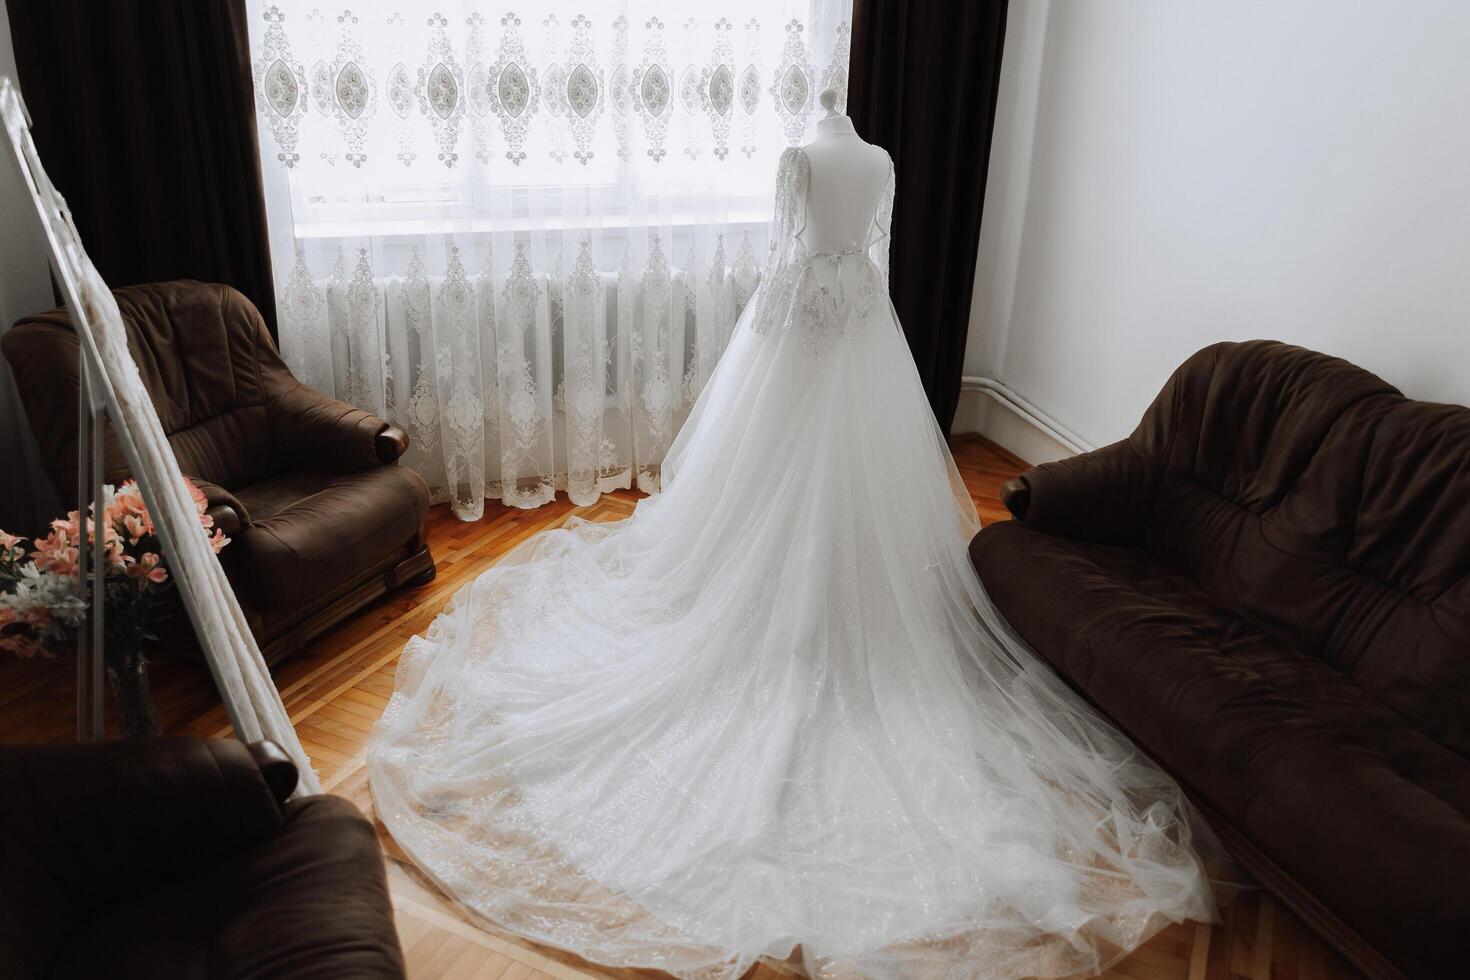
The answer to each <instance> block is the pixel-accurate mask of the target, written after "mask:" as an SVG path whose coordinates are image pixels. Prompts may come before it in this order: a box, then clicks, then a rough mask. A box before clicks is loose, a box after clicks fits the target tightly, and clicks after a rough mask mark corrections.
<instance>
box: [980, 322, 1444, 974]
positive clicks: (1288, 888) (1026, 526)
mask: <svg viewBox="0 0 1470 980" xmlns="http://www.w3.org/2000/svg"><path fill="white" fill-rule="evenodd" d="M1004 500H1005V503H1006V505H1007V507H1008V508H1009V509H1010V510H1011V512H1012V513H1013V514H1014V515H1015V517H1016V518H1017V519H1016V520H1013V521H1007V522H1003V523H998V524H993V525H991V526H989V527H987V528H985V529H984V530H983V531H981V532H980V533H979V534H978V535H977V536H976V537H975V539H974V541H973V542H972V543H971V545H970V556H971V558H972V560H973V562H974V564H975V568H976V570H977V571H978V572H979V574H980V578H981V579H982V580H983V581H984V583H985V587H986V590H987V592H988V593H989V595H990V597H991V599H992V601H993V602H994V603H995V605H996V607H997V608H998V609H999V610H1000V612H1001V613H1002V615H1004V617H1005V618H1006V620H1007V621H1008V622H1009V623H1010V624H1011V626H1013V627H1014V628H1015V629H1016V631H1017V632H1018V633H1020V635H1021V636H1022V637H1024V638H1025V639H1026V641H1027V642H1028V643H1030V644H1031V646H1032V647H1033V648H1034V649H1035V650H1036V651H1037V652H1038V653H1039V654H1040V655H1041V656H1042V657H1044V658H1045V659H1046V660H1047V661H1048V662H1050V664H1051V665H1052V666H1053V667H1055V668H1056V670H1057V672H1058V673H1060V674H1061V675H1062V676H1063V677H1064V678H1066V679H1067V680H1068V681H1069V682H1070V683H1071V684H1072V685H1073V686H1074V687H1076V688H1077V690H1079V691H1080V692H1081V693H1082V694H1084V695H1085V696H1086V697H1087V698H1089V699H1090V700H1091V701H1092V702H1093V703H1094V704H1096V705H1097V706H1098V707H1099V708H1100V709H1101V710H1102V711H1103V712H1104V713H1105V714H1106V715H1108V716H1109V717H1110V718H1112V719H1113V721H1114V722H1116V723H1117V724H1118V726H1119V727H1120V728H1122V729H1123V731H1125V732H1126V733H1128V735H1130V736H1131V737H1132V738H1133V740H1134V741H1135V742H1137V743H1138V744H1139V745H1140V746H1141V747H1142V748H1143V749H1144V750H1145V751H1147V752H1148V753H1149V754H1150V755H1152V756H1154V757H1155V758H1156V759H1157V760H1158V761H1159V762H1160V763H1162V764H1163V765H1164V766H1165V767H1166V768H1167V769H1168V770H1170V771H1171V772H1172V773H1173V774H1174V775H1175V776H1176V777H1177V778H1178V779H1179V781H1180V782H1181V783H1182V784H1183V785H1184V787H1185V789H1186V790H1187V791H1189V794H1190V797H1191V798H1192V799H1193V800H1194V801H1195V802H1196V803H1197V804H1199V806H1200V808H1201V809H1202V810H1203V811H1204V812H1205V813H1206V814H1207V815H1208V816H1209V818H1210V823H1211V824H1212V825H1213V826H1214V828H1215V829H1216V830H1217V831H1218V832H1219V835H1220V837H1221V839H1222V840H1223V841H1224V843H1225V844H1226V845H1227V846H1228V847H1229V848H1230V849H1231V850H1232V851H1233V852H1234V853H1235V855H1236V857H1237V858H1239V859H1240V861H1241V863H1242V864H1244V865H1245V866H1246V867H1247V868H1249V869H1250V870H1251V871H1252V872H1253V873H1254V874H1255V875H1256V877H1257V878H1258V879H1259V880H1260V881H1261V883H1262V884H1264V885H1266V886H1267V887H1268V888H1270V889H1271V890H1272V891H1273V892H1275V893H1276V895H1277V896H1278V897H1279V898H1281V899H1282V901H1283V902H1284V903H1285V904H1287V905H1288V906H1290V907H1292V908H1293V909H1294V910H1295V911H1297V912H1298V913H1299V914H1300V915H1301V916H1302V918H1303V919H1304V920H1305V921H1306V922H1307V923H1308V924H1310V925H1312V926H1313V927H1315V928H1316V929H1317V930H1318V931H1320V932H1321V933H1322V934H1323V935H1324V936H1325V937H1327V938H1328V939H1329V940H1331V941H1332V942H1334V943H1335V944H1336V945H1337V946H1338V947H1339V948H1340V949H1341V950H1342V951H1343V952H1344V953H1345V954H1347V956H1348V957H1349V958H1350V959H1352V960H1353V961H1354V962H1355V963H1356V964H1357V965H1358V966H1359V967H1360V968H1362V969H1363V970H1365V971H1367V972H1369V973H1371V974H1373V975H1375V976H1387V977H1400V976H1409V977H1450V976H1463V975H1464V974H1465V962H1464V961H1465V954H1464V937H1465V935H1466V934H1467V932H1470V899H1467V897H1466V883H1467V882H1470V408H1465V407H1463V406H1459V405H1435V404H1430V403H1428V402H1417V401H1411V400H1409V399H1407V398H1405V397H1404V396H1403V395H1402V394H1400V393H1399V392H1398V391H1397V390H1396V389H1394V388H1393V387H1392V386H1391V385H1389V384H1388V383H1386V382H1384V381H1382V380H1381V379H1379V378H1376V377H1374V376H1373V375H1372V374H1369V373H1368V372H1367V371H1364V370H1362V369H1361V368H1357V367H1354V366H1353V365H1351V364H1349V363H1347V362H1346V361H1342V360H1339V359H1337V358H1334V357H1328V356H1327V355H1325V354H1318V353H1314V352H1312V351H1308V350H1303V349H1301V348H1299V347H1290V346H1287V345H1286V344H1280V343H1274V342H1270V341H1251V342H1249V343H1226V344H1216V345H1215V346H1213V347H1208V348H1206V349H1205V350H1202V351H1200V352H1199V353H1198V354H1195V355H1194V356H1193V357H1191V358H1190V359H1189V360H1188V361H1186V362H1185V363H1184V365H1183V366H1181V367H1180V368H1179V369H1178V370H1177V371H1176V372H1175V373H1174V376H1173V377H1172V378H1170V379H1169V382H1168V383H1167V384H1166V385H1165V386H1164V388H1163V391H1161V392H1160V393H1159V396H1158V397H1157V398H1156V399H1155V400H1154V403H1153V405H1152V406H1151V407H1150V408H1149V410H1148V411H1147V413H1145V415H1144V417H1143V420H1142V421H1141V422H1140V423H1139V425H1138V428H1137V429H1136V430H1134V432H1133V434H1132V435H1131V436H1129V437H1128V438H1127V439H1126V440H1124V441H1122V442H1118V443H1114V444H1113V445H1110V446H1105V447H1104V448H1102V449H1099V450H1097V451H1096V452H1091V453H1087V454H1084V455H1081V456H1077V457H1074V458H1072V459H1066V460H1062V461H1060V462H1056V463H1048V464H1046V465H1043V466H1034V467H1032V468H1031V469H1029V470H1027V471H1026V472H1025V473H1024V474H1022V476H1021V478H1020V480H1019V481H1016V482H1015V483H1013V484H1011V485H1010V486H1008V487H1007V489H1006V491H1005V493H1004Z"/></svg>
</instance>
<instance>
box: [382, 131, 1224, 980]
mask: <svg viewBox="0 0 1470 980" xmlns="http://www.w3.org/2000/svg"><path fill="white" fill-rule="evenodd" d="M864 145H866V144H864ZM879 152H881V151H879ZM888 173H889V178H888V186H887V188H886V190H884V191H883V194H882V203H881V204H880V206H879V207H878V209H877V213H876V214H874V215H873V218H872V220H871V221H870V222H869V228H870V232H869V235H868V237H867V239H866V240H865V241H859V242H857V243H855V244H854V245H853V246H851V247H848V248H843V249H838V250H834V251H831V252H826V253H818V254H811V253H809V252H808V250H807V246H806V244H805V242H806V236H805V235H804V231H805V229H806V220H807V216H806V211H807V208H806V199H807V188H808V184H809V181H810V175H811V164H810V159H809V157H808V156H807V154H806V153H805V152H804V151H803V150H802V149H791V150H788V151H786V153H785V154H784V155H783V157H782V159H781V163H780V168H779V172H778V177H777V184H778V187H777V195H776V215H775V219H774V222H773V226H772V235H771V241H772V249H771V257H770V260H769V262H768V263H767V266H766V269H765V274H764V276H763V279H762V285H761V287H760V290H759V291H758V293H757V295H756V297H755V298H754V299H753V300H752V302H751V304H750V306H749V308H748V309H747V310H746V311H745V313H744V314H743V316H742V317H741V322H740V325H739V327H738V329H737V330H736V333H735V336H734V337H733V338H732V340H731V343H730V346H729V348H728V350H727V351H726V353H725V354H724V356H723V357H722V359H721V360H720V362H719V365H718V367H717V369H716V371H715V373H714V376H713V378H712V379H711V381H710V383H709V385H708V387H707V389H706V390H705V392H704V394H703V395H702V397H701V398H700V399H699V402H698V404H697V405H696V406H695V408H694V410H693V413H692V414H691V416H690V418H689V420H688V422H687V423H686V425H685V427H684V428H683V430H682V431H681V432H680V434H679V437H678V439H677V441H676V442H675V444H674V446H673V448H672V450H671V451H670V453H669V454H668V458H667V461H666V462H665V464H664V470H663V478H664V488H663V490H662V492H661V493H659V494H658V495H656V496H654V497H650V498H648V499H646V500H643V501H641V502H640V503H639V504H638V507H637V510H636V512H635V513H634V515H633V516H632V517H630V518H629V519H627V520H625V521H622V522H619V523H616V524H591V523H585V522H580V521H576V520H573V521H571V522H570V523H568V525H567V526H566V527H564V528H561V529H557V530H552V531H548V532H545V533H543V534H540V535H538V536H536V537H534V538H531V539H530V540H528V541H526V542H525V543H523V544H522V545H520V546H519V547H517V548H516V549H514V550H513V551H512V552H511V553H510V554H509V555H508V556H507V557H506V558H505V559H503V560H502V561H501V562H500V563H499V564H498V565H496V566H495V567H493V568H491V569H490V570H489V571H487V572H485V573H484V574H483V575H482V576H480V577H479V578H478V579H477V580H476V581H475V582H473V583H472V584H470V585H468V586H466V587H465V588H464V589H463V590H462V591H461V592H460V593H459V595H458V597H457V598H456V600H455V601H454V604H453V606H452V607H451V608H450V609H449V610H447V611H446V612H444V613H443V614H442V615H440V616H439V617H438V619H437V620H436V621H435V623H434V624H433V626H432V628H431V629H430V630H429V631H428V633H427V634H426V635H424V636H422V637H418V638H416V639H414V640H413V641H412V642H411V643H410V644H409V645H408V647H407V649H406V650H405V651H404V654H403V657H402V660H401V662H400V665H399V667H398V675H397V681H396V687H397V689H396V692H395V693H394V695H393V698H392V701H391V704H390V706H389V708H388V710H387V712H386V713H385V715H384V716H383V719H382V721H381V723H380V725H379V729H378V733H377V736H376V738H375V741H374V743H373V746H372V749H371V753H370V773H371V784H372V789H373V795H374V800H375V804H376V807H377V811H378V814H379V816H380V817H381V818H382V820H383V822H384V823H385V824H386V825H387V827H388V829H389V830H390V831H391V832H392V834H393V836H394V838H395V839H396V840H397V841H398V842H399V844H401V845H402V847H403V848H404V850H405V851H406V852H407V853H408V854H409V855H410V856H411V857H412V858H413V860H414V861H415V862H416V863H417V864H418V865H419V866H420V867H421V868H422V869H423V870H424V871H425V872H426V873H427V874H428V875H430V876H431V877H432V878H433V879H434V880H436V881H437V882H438V884H439V885H440V886H442V887H443V888H444V889H445V890H446V891H447V892H448V893H449V894H450V895H452V896H454V897H455V898H456V899H457V900H458V901H460V902H461V903H463V904H464V905H465V906H467V907H468V908H469V909H471V910H473V911H474V912H475V913H478V914H479V915H481V916H483V917H484V918H486V919H488V920H489V921H490V922H492V923H495V924H497V925H498V926H500V927H503V928H504V929H507V930H510V931H512V932H515V933H518V934H520V935H523V936H526V937H529V938H531V939H533V940H537V941H540V942H543V943H547V944H550V945H554V946H558V947H562V948H564V949H567V950H571V951H573V952H575V953H577V954H579V955H581V956H583V957H585V958H586V959H589V960H593V961H596V962H600V963H605V964H611V965H617V966H628V967H634V966H636V967H651V968H657V969H662V970H666V971H668V972H671V973H674V974H677V975H680V976H685V977H736V976H738V975H739V974H741V973H742V972H743V971H745V970H746V969H747V968H749V967H750V965H751V964H752V963H753V962H754V961H755V960H756V959H758V958H759V957H762V956H769V957H774V958H777V959H783V958H787V957H793V956H795V955H798V954H799V955H800V957H801V960H802V962H803V964H804V966H805V969H806V970H807V972H808V973H810V974H812V975H814V976H815V975H851V974H860V975H865V976H874V977H913V976H936V977H941V976H942V977H959V976H965V977H995V978H1002V977H1004V978H1010V977H1024V976H1069V975H1076V974H1088V973H1092V972H1096V971H1098V970H1100V969H1102V968H1104V967H1106V966H1107V965H1108V964H1109V963H1110V962H1112V961H1113V960H1115V959H1117V958H1118V957H1119V956H1121V955H1123V954H1124V953H1126V952H1127V951H1129V950H1131V949H1133V948H1134V947H1136V946H1137V945H1138V944H1140V943H1141V942H1143V941H1144V940H1145V939H1147V938H1148V937H1149V936H1150V935H1152V934H1153V933H1154V932H1156V931H1157V930H1158V929H1160V928H1162V927H1163V926H1164V925H1165V924H1167V923H1168V922H1170V921H1175V922H1177V921H1181V920H1183V919H1185V918H1193V919H1202V920H1208V919H1211V918H1213V915H1214V907H1213V904H1212V899H1211V896H1210V892H1209V889H1208V887H1207V883H1206V880H1205V877H1204V873H1203V870H1202V868H1201V865H1200V862H1199V860H1198V858H1197V857H1196V856H1195V853H1194V851H1193V850H1192V848H1191V843H1190V832H1189V823H1188V815H1187V812H1186V806H1187V805H1186V804H1185V802H1184V801H1183V799H1182V798H1181V796H1180V792H1179V790H1178V788H1177V787H1176V786H1175V785H1174V784H1173V783H1172V782H1171V781H1170V780H1169V779H1168V778H1167V777H1166V776H1165V775H1163V774H1162V773H1161V772H1159V771H1158V770H1157V769H1156V768H1154V767H1153V766H1152V765H1151V764H1150V763H1148V762H1147V760H1145V759H1144V758H1142V757H1141V756H1140V755H1139V753H1138V752H1137V751H1136V750H1135V749H1134V748H1133V746H1132V745H1131V744H1130V743H1129V742H1128V741H1127V740H1126V739H1125V738H1124V737H1123V736H1121V735H1120V734H1118V733H1117V732H1116V731H1114V730H1113V729H1112V728H1110V727H1109V726H1108V725H1107V724H1106V723H1104V722H1103V721H1101V720H1100V719H1099V718H1098V717H1097V716H1096V715H1095V714H1094V713H1092V712H1091V711H1090V710H1089V709H1088V708H1087V707H1086V706H1085V705H1084V704H1083V703H1082V702H1081V701H1080V700H1079V699H1078V698H1077V697H1076V696H1075V695H1073V694H1072V693H1071V692H1070V691H1069V690H1068V689H1067V688H1066V687H1065V686H1064V685H1063V684H1062V683H1061V682H1060V681H1059V680H1058V679H1057V678H1056V677H1055V675H1054V674H1052V673H1051V672H1050V671H1049V669H1048V668H1046V667H1045V666H1044V665H1043V664H1041V663H1040V662H1039V661H1038V660H1037V659H1036V657H1035V655H1034V654H1033V653H1031V652H1030V651H1029V650H1028V649H1027V648H1026V647H1025V645H1024V644H1023V643H1022V641H1020V640H1019V639H1018V638H1017V637H1016V636H1015V635H1014V634H1013V633H1012V632H1011V631H1010V630H1009V629H1008V628H1007V627H1006V625H1005V624H1004V622H1003V621H1002V620H1001V618H1000V617H999V615H998V614H997V613H996V612H995V611H994V610H993V608H992V607H991V604H990V602H989V601H988V599H987V598H986V595H985V592H984V590H983V588H982V587H981V584H980V582H979V580H978V578H977V577H976V575H975V572H974V570H973V568H972V567H971V565H970V562H969V560H968V556H967V553H966V544H967V542H968V540H969V538H970V537H971V535H972V534H973V532H974V531H975V530H976V529H977V527H978V521H977V519H976V516H975V511H974V508H973V505H972V503H971V501H970V498H969V496H968V494H967V492H966V490H965V488H964V485H963V484H962V483H961V481H960V478H959V475H958V472H957V471H956V469H955V466H954V462H953V460H952V459H951V457H950V455H949V452H948V449H947V447H946V444H945V441H944V438H943V436H942V434H941V432H940V431H939V428H938V426H937V425H936V424H935V421H934V417H933V415H932V413H931V412H930V409H929V405H928V402H927V401H926V399H925V395H924V391H923V388H922V386H921V384H920V380H919V377H918V374H917V372H916V370H915V368H914V364H913V360H912V357H911V355H910V353H909V350H908V347H907V345H906V343H905V340H904V336H903V333H902V331H901V330H900V328H899V325H898V322H897V320H896V318H895V314H894V311H893V307H892V305H891V303H890V302H889V300H888V295H887V281H886V280H887V274H886V267H887V249H888V246H887V235H888V222H889V215H890V212H891V209H892V195H893V183H892V181H893V177H892V164H891V162H889V164H888ZM859 217H860V218H861V215H860V216H859ZM798 946H799V950H798V949H797V947H798Z"/></svg>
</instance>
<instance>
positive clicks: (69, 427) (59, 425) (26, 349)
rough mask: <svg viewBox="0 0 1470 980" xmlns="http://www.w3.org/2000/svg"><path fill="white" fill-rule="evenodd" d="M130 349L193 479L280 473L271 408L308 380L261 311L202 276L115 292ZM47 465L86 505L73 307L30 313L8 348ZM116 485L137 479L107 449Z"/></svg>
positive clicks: (230, 485) (228, 483)
mask: <svg viewBox="0 0 1470 980" xmlns="http://www.w3.org/2000/svg"><path fill="white" fill-rule="evenodd" d="M113 295H114V296H116V297H117V304H118V308H119V309H120V310H121V312H122V316H123V324H124V326H125V327H126V329H127V334H128V349H129V350H130V351H131V352H132V355H133V359H134V360H135V361H136V362H137V365H138V371H139V373H140V374H141V376H142V378H143V384H144V386H145V387H146V388H147V389H148V393H149V395H150V396H151V397H152V399H153V405H154V407H155V408H156V409H157V410H158V416H159V420H160V421H161V422H162V423H163V431H164V432H165V433H166V434H167V435H168V437H169V443H170V444H171V445H172V447H173V450H174V454H175V455H176V456H177V457H178V460H179V467H180V469H182V470H183V472H184V473H185V474H186V475H189V476H194V477H199V478H202V479H205V480H208V481H210V482H212V483H217V484H219V485H220V486H223V487H225V488H227V489H235V488H237V487H239V486H242V485H244V484H247V483H251V482H253V481H255V480H257V479H260V478H261V477H262V476H265V475H267V474H268V472H269V471H270V467H271V445H270V426H269V419H268V416H267V411H268V405H269V403H270V401H271V400H272V399H273V398H274V397H276V395H278V394H279V393H280V392H282V391H284V390H286V389H288V388H291V387H293V386H294V385H295V384H296V382H295V379H294V378H293V377H292V376H291V372H290V371H289V370H288V369H287V367H286V365H285V362H283V361H282V360H281V356H280V354H279V353H277V351H276V347H275V344H274V343H273V342H272V341H271V338H270V334H269V333H268V332H267V330H266V327H265V321H264V320H262V319H261V316H260V312H259V311H258V310H256V308H255V306H254V304H252V303H251V302H250V301H249V300H248V299H246V298H245V297H244V296H243V295H241V294H240V293H239V292H237V291H236V290H234V289H232V288H231V287H229V286H224V285H219V284H215V283H202V282H196V281H194V280H190V279H183V280H177V281H174V282H165V283H156V284H152V285H145V286H128V287H125V288H122V289H117V290H114V291H113ZM0 347H3V349H4V353H5V357H6V358H7V360H9V362H10V365H11V367H12V369H13V370H14V373H15V379H16V384H17V387H18V388H19V390H20V396H21V401H22V403H23V404H24V406H25V409H26V415H27V417H28V419H29V421H30V424H31V428H32V431H33V432H34V433H35V435H36V442H37V444H38V446H39V447H40V451H41V459H42V463H43V464H44V465H45V467H46V470H47V472H48V474H49V475H50V476H51V479H52V481H53V482H54V483H55V484H56V487H57V490H58V491H59V492H60V494H61V497H62V500H64V501H66V502H67V504H68V506H71V505H73V504H74V503H75V498H76V465H77V453H76V435H77V386H78V380H77V379H78V364H79V360H78V356H77V355H78V347H77V337H76V334H75V332H74V331H73V330H72V325H71V319H70V317H69V315H68V314H67V311H66V310H65V309H58V310H51V311H50V312H47V313H38V314H36V315H34V316H30V317H26V318H25V319H23V320H21V321H20V322H19V323H17V324H16V325H15V326H14V327H13V328H11V329H10V330H9V331H8V332H7V333H6V334H5V336H4V338H3V341H0ZM104 475H105V478H106V479H107V481H108V482H113V483H115V482H118V481H119V480H121V479H123V478H125V477H126V475H127V463H126V460H125V459H124V458H123V455H122V452H121V450H120V449H119V447H118V445H117V442H116V440H115V439H114V438H112V437H111V434H110V433H109V438H108V442H107V465H106V467H105V469H104Z"/></svg>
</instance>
